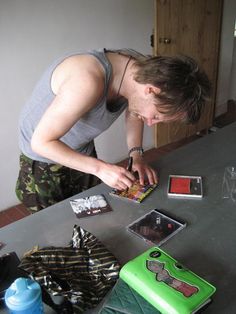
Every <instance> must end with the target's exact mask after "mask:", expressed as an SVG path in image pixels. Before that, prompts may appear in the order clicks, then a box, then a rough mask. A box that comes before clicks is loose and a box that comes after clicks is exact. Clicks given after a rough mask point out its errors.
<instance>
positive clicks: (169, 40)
mask: <svg viewBox="0 0 236 314" xmlns="http://www.w3.org/2000/svg"><path fill="white" fill-rule="evenodd" d="M159 43H160V44H166V45H167V44H170V43H171V39H170V38H166V37H164V38H159Z"/></svg>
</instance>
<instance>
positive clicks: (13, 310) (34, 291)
mask: <svg viewBox="0 0 236 314" xmlns="http://www.w3.org/2000/svg"><path fill="white" fill-rule="evenodd" d="M5 303H6V305H7V307H8V309H9V310H10V312H9V313H10V314H43V313H44V311H43V303H42V293H41V288H40V285H39V284H38V283H37V282H36V281H33V280H31V279H29V278H18V279H16V280H15V281H14V282H13V283H12V284H11V286H10V287H9V288H8V289H7V291H6V293H5Z"/></svg>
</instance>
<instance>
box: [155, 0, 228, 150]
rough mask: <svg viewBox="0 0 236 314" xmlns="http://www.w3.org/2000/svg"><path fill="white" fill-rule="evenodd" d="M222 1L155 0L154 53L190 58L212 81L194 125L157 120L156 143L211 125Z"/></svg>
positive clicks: (188, 134)
mask: <svg viewBox="0 0 236 314" xmlns="http://www.w3.org/2000/svg"><path fill="white" fill-rule="evenodd" d="M222 4H223V1H222V0H156V1H155V12H156V14H155V32H154V54H155V55H169V56H171V55H178V54H184V55H188V56H190V57H193V58H194V59H195V60H196V61H198V63H199V64H200V66H201V67H202V68H203V69H204V70H205V71H206V73H207V75H208V77H209V79H210V81H211V83H212V97H211V100H210V101H209V102H208V103H207V105H206V108H205V110H204V112H203V114H202V117H201V119H200V121H199V122H198V123H197V124H196V125H191V126H186V125H184V124H182V123H177V122H173V123H168V124H164V123H160V124H157V125H156V126H155V146H156V147H160V146H163V145H166V144H169V143H172V142H175V141H178V140H180V139H183V138H186V137H188V136H191V135H193V134H196V133H197V132H199V131H202V130H207V129H209V128H210V127H211V126H212V122H213V118H214V107H215V95H216V81H217V70H218V55H219V39H220V31H221V15H222Z"/></svg>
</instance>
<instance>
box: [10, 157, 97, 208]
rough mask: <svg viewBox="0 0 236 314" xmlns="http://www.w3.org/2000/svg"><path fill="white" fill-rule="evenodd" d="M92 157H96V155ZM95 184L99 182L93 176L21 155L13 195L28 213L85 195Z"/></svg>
mask: <svg viewBox="0 0 236 314" xmlns="http://www.w3.org/2000/svg"><path fill="white" fill-rule="evenodd" d="M93 156H94V157H96V152H95V151H94V154H93ZM98 183H100V180H99V179H98V178H97V177H95V176H93V175H90V174H85V173H83V172H80V171H76V170H73V169H70V168H67V167H64V166H61V165H58V164H48V163H44V162H40V161H35V160H32V159H30V158H28V157H26V156H25V155H23V154H21V155H20V171H19V176H18V180H17V183H16V195H17V197H18V199H19V200H20V201H21V202H22V203H23V204H24V205H25V206H26V208H27V209H28V210H29V211H30V212H31V213H34V212H37V211H39V210H41V209H44V208H46V207H48V206H50V205H53V204H55V203H57V202H60V201H62V200H64V199H66V198H68V197H71V196H73V195H75V194H77V193H80V192H82V191H85V190H87V189H89V188H90V187H92V186H95V185H97V184H98Z"/></svg>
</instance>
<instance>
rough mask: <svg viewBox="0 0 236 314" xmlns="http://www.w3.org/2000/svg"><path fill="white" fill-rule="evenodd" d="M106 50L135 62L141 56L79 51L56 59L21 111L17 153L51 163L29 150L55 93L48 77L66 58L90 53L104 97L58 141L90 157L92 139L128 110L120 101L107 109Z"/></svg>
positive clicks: (126, 51) (108, 75) (108, 71)
mask: <svg viewBox="0 0 236 314" xmlns="http://www.w3.org/2000/svg"><path fill="white" fill-rule="evenodd" d="M107 51H113V52H118V53H122V54H124V55H131V56H133V57H134V58H135V59H136V58H137V57H138V56H139V57H140V56H142V55H141V54H139V53H138V52H136V51H134V50H132V49H121V50H105V49H101V50H91V51H86V52H79V53H76V54H70V55H66V56H64V57H62V58H60V59H58V60H56V61H55V62H54V63H53V64H51V66H50V67H49V68H48V69H47V70H46V71H45V73H44V74H43V76H42V77H41V79H40V80H39V82H38V84H37V85H36V86H35V88H34V90H33V93H32V95H31V97H30V99H29V100H28V102H27V103H26V105H25V107H24V108H23V110H22V113H21V115H20V121H19V146H20V150H21V151H22V153H23V154H24V155H26V156H27V157H29V158H31V159H33V160H38V161H42V162H47V163H54V162H53V161H52V160H49V159H46V158H44V157H42V156H40V155H38V154H36V153H35V152H33V151H32V149H31V145H30V142H31V137H32V135H33V132H34V130H35V128H36V126H37V124H38V122H39V120H40V119H41V117H42V115H43V114H44V112H45V111H46V109H47V108H48V106H49V105H50V104H51V102H52V101H53V99H54V97H55V94H54V93H53V92H52V89H51V76H52V73H53V71H54V70H55V68H56V67H57V65H58V64H60V63H61V62H62V61H63V60H64V59H66V58H67V57H69V56H72V55H77V54H90V55H93V56H95V57H96V58H97V59H98V60H99V61H100V62H101V64H102V66H103V67H104V70H105V88H104V94H103V97H102V99H101V101H99V103H97V105H96V106H95V107H94V108H93V109H92V110H90V111H89V112H88V113H86V114H85V115H84V116H83V117H82V118H81V119H79V120H78V121H77V122H76V123H75V125H74V126H73V127H72V128H71V129H70V130H69V131H68V132H67V133H66V134H65V135H64V136H63V137H61V138H60V140H61V141H62V142H64V143H65V144H66V145H68V146H69V147H71V148H72V149H74V150H76V151H78V152H80V153H83V154H87V155H90V154H91V152H92V151H93V149H94V141H93V140H94V139H95V138H96V137H97V136H98V135H100V134H101V133H102V132H104V131H105V130H106V129H108V128H109V127H110V125H111V124H112V123H113V122H114V121H115V120H116V119H117V118H118V117H119V116H120V115H121V113H122V112H123V111H124V110H125V108H126V107H127V100H126V99H125V98H123V97H122V98H119V99H118V100H117V101H116V102H115V103H114V104H113V108H115V110H114V111H110V110H108V108H107V93H108V85H109V81H110V78H111V74H112V66H111V64H110V62H109V60H108V59H107V57H106V54H105V53H106V52H107Z"/></svg>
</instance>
